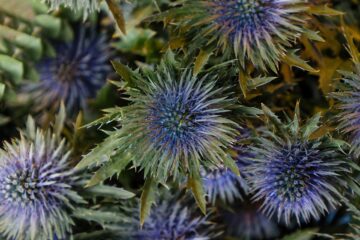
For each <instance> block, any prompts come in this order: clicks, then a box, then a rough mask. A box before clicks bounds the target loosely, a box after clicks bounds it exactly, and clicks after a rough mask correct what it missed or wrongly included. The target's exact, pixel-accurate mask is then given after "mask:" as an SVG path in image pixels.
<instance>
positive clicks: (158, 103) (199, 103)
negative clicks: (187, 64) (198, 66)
mask: <svg viewBox="0 0 360 240" xmlns="http://www.w3.org/2000/svg"><path fill="white" fill-rule="evenodd" d="M131 83H136V85H137V86H136V87H133V88H128V91H127V94H129V95H130V97H129V100H130V103H131V104H130V105H129V106H127V107H124V108H121V109H115V112H111V113H110V115H109V116H110V117H111V119H112V120H118V119H119V118H117V117H115V118H114V116H119V115H121V116H122V117H121V119H120V121H121V125H122V128H121V129H119V130H116V131H114V132H113V133H112V134H111V136H109V138H108V140H105V142H104V144H101V145H100V146H99V147H98V148H95V149H94V151H93V152H92V153H90V154H89V155H88V156H86V157H85V158H84V159H83V160H82V162H81V163H80V164H79V166H85V165H86V164H89V163H90V162H92V161H98V158H97V157H96V156H97V154H98V153H99V154H100V153H101V152H102V147H104V148H113V149H114V156H116V159H114V161H109V162H107V163H105V165H104V167H103V168H102V169H100V170H99V171H100V172H101V171H103V170H106V169H110V168H111V167H110V165H107V164H115V163H116V162H117V161H118V162H117V163H118V164H120V161H121V160H123V161H125V160H124V159H128V160H129V161H132V162H133V163H134V165H135V166H137V167H140V169H143V170H144V173H145V175H146V176H152V177H154V178H156V179H158V180H160V181H166V180H167V179H168V178H169V177H175V178H176V177H178V176H179V173H182V174H184V175H186V174H187V173H195V174H199V171H200V165H207V166H220V165H221V164H223V163H224V164H225V165H226V164H228V165H235V164H233V160H232V158H231V156H230V154H228V153H227V152H226V149H227V148H228V147H230V146H231V144H232V143H233V142H234V138H235V136H236V133H237V130H236V128H237V124H236V123H235V122H233V121H232V120H230V119H229V118H228V117H227V116H228V115H227V113H228V112H230V106H233V105H234V99H232V98H231V97H229V95H228V93H227V91H226V89H224V88H219V87H216V81H215V80H214V78H212V77H209V76H204V77H201V78H200V77H197V76H194V75H193V73H192V71H191V70H190V69H181V70H180V69H179V70H177V69H175V68H174V66H171V64H170V63H169V62H167V60H164V62H162V64H161V65H159V66H158V68H157V69H156V70H155V71H153V70H146V71H144V72H143V74H141V73H138V72H133V73H132V80H131ZM116 113H118V114H116ZM105 119H107V118H106V117H105ZM106 142H109V144H106ZM139 149H141V151H139ZM119 156H124V157H119ZM229 162H230V164H229ZM121 166H123V165H121ZM113 173H114V172H113ZM102 175H103V174H102ZM184 175H182V176H184Z"/></svg>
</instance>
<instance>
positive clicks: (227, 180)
mask: <svg viewBox="0 0 360 240" xmlns="http://www.w3.org/2000/svg"><path fill="white" fill-rule="evenodd" d="M233 150H234V153H235V154H234V155H235V156H234V160H235V163H236V165H237V167H238V168H239V171H240V176H238V175H236V174H235V173H233V172H232V171H231V170H230V169H228V168H226V167H225V166H221V167H218V168H215V169H207V170H205V169H202V171H201V176H202V179H203V184H204V189H205V192H206V194H207V198H208V201H209V202H211V203H212V204H215V202H216V200H217V199H221V200H222V201H225V202H228V203H233V202H234V201H235V200H236V199H238V200H243V197H244V196H246V195H247V194H248V193H249V186H248V183H247V180H246V179H245V178H246V175H247V172H246V171H245V169H246V167H247V166H248V164H249V161H248V160H247V158H248V157H249V156H251V153H249V149H248V148H247V147H246V146H244V145H236V146H235V147H234V149H233Z"/></svg>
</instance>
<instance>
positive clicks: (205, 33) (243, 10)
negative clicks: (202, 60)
mask: <svg viewBox="0 0 360 240" xmlns="http://www.w3.org/2000/svg"><path fill="white" fill-rule="evenodd" d="M299 4H306V1H303V0H296V1H294V0H227V1H223V0H196V1H193V0H189V1H187V2H186V3H185V4H184V6H183V8H185V9H187V10H188V11H184V13H180V14H179V15H181V14H185V15H187V14H188V15H189V16H187V17H184V18H183V21H182V22H181V23H182V24H185V25H189V26H190V29H191V26H196V27H195V28H194V31H193V32H191V31H188V32H189V33H190V32H191V34H192V36H193V42H194V45H195V44H196V43H200V44H201V43H205V44H213V45H214V46H218V45H221V46H222V50H223V52H225V56H226V55H227V53H229V50H231V49H233V51H232V52H233V53H234V54H235V56H236V57H237V58H238V60H239V62H240V63H241V65H242V67H246V64H247V63H249V62H250V63H252V64H253V65H254V66H256V67H258V68H260V69H263V70H266V69H272V70H273V71H277V68H278V62H279V61H280V60H281V58H282V57H283V55H285V54H286V52H287V49H288V48H289V47H291V45H292V43H293V42H294V41H295V40H296V39H297V38H299V37H300V35H301V34H302V33H303V32H306V31H307V29H306V25H305V21H304V20H305V18H306V17H305V9H306V8H304V7H299ZM204 39H205V40H204ZM215 41H216V42H215ZM215 43H216V44H215ZM191 44H192V43H191ZM195 47H196V46H194V48H195Z"/></svg>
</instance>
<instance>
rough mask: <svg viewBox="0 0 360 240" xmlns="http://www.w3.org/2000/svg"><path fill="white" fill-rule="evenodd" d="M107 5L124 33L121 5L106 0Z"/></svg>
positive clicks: (112, 0)
mask: <svg viewBox="0 0 360 240" xmlns="http://www.w3.org/2000/svg"><path fill="white" fill-rule="evenodd" d="M106 3H107V5H108V6H109V9H110V11H111V13H112V14H113V16H114V18H115V21H116V23H117V25H118V27H119V29H120V30H121V32H122V33H123V34H126V27H125V18H124V15H123V12H122V9H121V7H120V6H119V4H117V3H116V2H115V1H114V0H106Z"/></svg>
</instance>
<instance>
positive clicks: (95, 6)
mask: <svg viewBox="0 0 360 240" xmlns="http://www.w3.org/2000/svg"><path fill="white" fill-rule="evenodd" d="M43 1H45V2H46V3H48V4H49V5H50V7H51V9H58V8H59V7H61V6H64V7H68V8H70V9H71V10H73V11H75V12H81V13H82V14H83V15H84V19H85V18H86V17H87V16H88V15H89V14H91V13H93V12H95V11H97V10H99V8H100V0H43Z"/></svg>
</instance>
